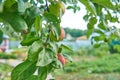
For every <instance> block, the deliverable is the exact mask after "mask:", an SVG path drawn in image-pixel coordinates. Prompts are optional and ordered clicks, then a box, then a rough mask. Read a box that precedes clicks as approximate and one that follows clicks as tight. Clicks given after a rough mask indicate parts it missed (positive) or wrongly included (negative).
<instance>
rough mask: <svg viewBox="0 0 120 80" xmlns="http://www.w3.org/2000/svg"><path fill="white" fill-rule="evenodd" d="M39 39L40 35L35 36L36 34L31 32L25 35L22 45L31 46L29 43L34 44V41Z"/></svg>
mask: <svg viewBox="0 0 120 80" xmlns="http://www.w3.org/2000/svg"><path fill="white" fill-rule="evenodd" d="M33 36H34V37H33ZM37 40H39V37H37V36H35V34H34V33H32V32H31V33H28V34H27V35H25V38H24V39H23V41H21V43H20V44H21V45H22V46H29V45H32V43H33V42H34V41H37Z"/></svg>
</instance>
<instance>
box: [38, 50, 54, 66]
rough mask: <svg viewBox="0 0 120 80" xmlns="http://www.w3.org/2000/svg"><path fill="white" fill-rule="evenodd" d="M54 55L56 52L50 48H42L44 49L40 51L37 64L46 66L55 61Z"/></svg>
mask: <svg viewBox="0 0 120 80" xmlns="http://www.w3.org/2000/svg"><path fill="white" fill-rule="evenodd" d="M54 55H55V53H54V52H53V51H52V50H50V49H44V48H43V49H42V51H41V52H40V53H39V57H38V61H37V64H36V65H37V66H41V67H43V66H46V65H48V64H50V63H51V62H53V61H54Z"/></svg>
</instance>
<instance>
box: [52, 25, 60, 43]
mask: <svg viewBox="0 0 120 80" xmlns="http://www.w3.org/2000/svg"><path fill="white" fill-rule="evenodd" d="M50 38H51V40H54V41H59V38H60V26H56V27H55V26H54V27H52V31H51V32H50Z"/></svg>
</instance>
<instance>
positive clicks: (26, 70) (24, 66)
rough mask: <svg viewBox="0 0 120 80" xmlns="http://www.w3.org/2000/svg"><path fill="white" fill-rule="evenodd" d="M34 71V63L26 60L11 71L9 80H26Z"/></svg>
mask: <svg viewBox="0 0 120 80" xmlns="http://www.w3.org/2000/svg"><path fill="white" fill-rule="evenodd" d="M36 69H37V67H36V62H30V61H29V60H26V61H24V62H22V63H20V64H19V65H17V66H16V67H15V68H14V69H13V71H12V74H11V80H26V79H27V78H29V77H30V76H31V75H32V74H33V73H34V72H35V71H36Z"/></svg>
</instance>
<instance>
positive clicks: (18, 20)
mask: <svg viewBox="0 0 120 80" xmlns="http://www.w3.org/2000/svg"><path fill="white" fill-rule="evenodd" d="M0 18H1V19H3V20H4V21H6V22H7V23H9V24H10V25H11V27H12V28H13V29H14V30H15V31H16V32H22V31H23V30H27V29H28V26H27V24H26V21H25V20H24V19H23V18H22V17H21V16H20V15H19V14H17V13H9V12H6V13H2V14H0Z"/></svg>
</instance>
